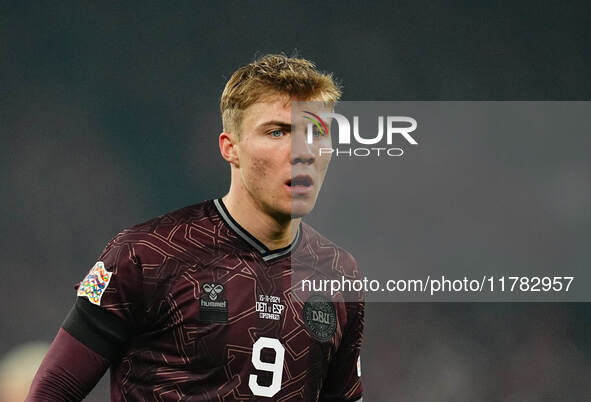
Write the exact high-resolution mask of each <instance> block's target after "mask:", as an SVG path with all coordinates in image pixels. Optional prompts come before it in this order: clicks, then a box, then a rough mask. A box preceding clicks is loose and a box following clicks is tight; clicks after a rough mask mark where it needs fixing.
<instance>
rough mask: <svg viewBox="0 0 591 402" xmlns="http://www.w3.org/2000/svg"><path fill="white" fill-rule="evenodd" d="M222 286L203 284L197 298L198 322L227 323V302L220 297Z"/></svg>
mask: <svg viewBox="0 0 591 402" xmlns="http://www.w3.org/2000/svg"><path fill="white" fill-rule="evenodd" d="M223 291H224V285H222V284H219V283H204V284H203V286H201V297H200V298H199V321H212V322H213V321H215V322H226V321H228V301H227V300H223V299H222V297H221V294H222V292H223Z"/></svg>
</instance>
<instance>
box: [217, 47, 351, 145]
mask: <svg viewBox="0 0 591 402" xmlns="http://www.w3.org/2000/svg"><path fill="white" fill-rule="evenodd" d="M274 94H284V95H288V96H289V97H290V98H293V99H297V100H303V101H307V100H314V101H321V102H325V103H327V104H328V105H330V106H334V104H335V103H336V102H337V101H338V100H339V98H340V97H341V88H340V85H339V84H337V83H336V82H335V81H334V80H333V78H332V74H325V73H321V72H319V71H318V70H317V69H316V65H315V64H314V63H313V62H311V61H309V60H306V59H299V58H295V57H287V56H286V55H284V54H267V55H265V56H262V57H260V58H258V59H257V60H255V61H254V62H252V63H250V64H248V65H246V66H244V67H241V68H239V69H238V70H237V71H236V72H235V73H234V74H232V76H231V77H230V79H229V80H228V82H227V83H226V87H225V88H224V92H222V98H221V101H220V109H221V114H222V124H223V128H224V131H225V132H228V133H236V134H237V135H239V131H240V124H241V123H242V114H243V113H242V112H243V111H244V110H245V109H246V108H247V107H249V106H250V105H252V104H253V103H255V102H257V101H259V100H261V99H263V98H264V97H266V96H269V95H274Z"/></svg>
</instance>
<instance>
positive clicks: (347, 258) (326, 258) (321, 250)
mask: <svg viewBox="0 0 591 402" xmlns="http://www.w3.org/2000/svg"><path fill="white" fill-rule="evenodd" d="M302 233H303V236H304V237H303V243H304V247H303V251H305V253H304V258H306V256H309V257H311V258H312V260H315V261H317V264H318V265H319V266H321V267H322V268H323V269H327V268H329V269H330V270H331V271H333V272H335V273H338V274H340V275H343V276H345V277H348V278H358V277H359V268H358V265H357V260H355V257H353V255H352V254H351V253H350V252H349V251H347V250H346V249H344V248H343V247H341V246H339V245H337V244H336V243H334V242H333V241H331V240H329V239H327V238H326V237H325V236H324V235H322V234H320V233H319V232H318V231H317V230H316V229H314V228H313V227H312V226H310V225H308V224H307V223H304V222H302Z"/></svg>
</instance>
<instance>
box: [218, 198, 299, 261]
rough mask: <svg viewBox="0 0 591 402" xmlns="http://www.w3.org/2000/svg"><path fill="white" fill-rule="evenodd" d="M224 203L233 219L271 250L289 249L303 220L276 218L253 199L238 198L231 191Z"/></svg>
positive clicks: (223, 199)
mask: <svg viewBox="0 0 591 402" xmlns="http://www.w3.org/2000/svg"><path fill="white" fill-rule="evenodd" d="M222 201H223V202H224V205H225V206H226V208H227V209H228V212H230V215H232V218H234V219H235V220H236V222H238V223H239V224H240V226H242V227H243V228H244V229H246V230H247V231H248V232H249V233H250V234H251V235H253V236H254V237H256V238H257V240H259V241H260V242H261V243H263V244H264V245H265V246H266V247H267V248H268V249H269V250H276V249H280V248H283V247H287V246H289V245H290V244H291V243H292V242H293V241H294V239H295V236H296V233H297V228H298V226H299V224H300V221H301V218H292V217H285V218H282V217H274V216H272V215H270V214H269V213H267V212H265V211H264V209H263V208H262V206H261V205H259V204H257V203H256V202H255V201H254V200H253V199H252V198H251V197H240V198H239V197H236V196H235V195H234V194H233V192H232V190H231V189H230V192H229V193H228V194H226V195H225V196H224V197H223V198H222Z"/></svg>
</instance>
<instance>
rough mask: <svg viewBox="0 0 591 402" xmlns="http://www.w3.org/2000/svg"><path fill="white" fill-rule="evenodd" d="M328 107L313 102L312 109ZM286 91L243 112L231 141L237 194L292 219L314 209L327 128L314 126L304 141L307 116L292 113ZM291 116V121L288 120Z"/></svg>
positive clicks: (325, 164) (327, 141)
mask: <svg viewBox="0 0 591 402" xmlns="http://www.w3.org/2000/svg"><path fill="white" fill-rule="evenodd" d="M320 111H328V109H325V110H322V109H319V108H318V107H316V110H315V112H320ZM293 113H294V115H293V116H292V104H291V102H290V99H289V98H288V97H287V96H282V95H277V96H273V97H269V98H265V99H264V100H262V101H259V102H256V103H254V104H253V105H251V106H250V107H248V108H247V109H246V110H245V111H244V112H243V119H242V125H241V130H240V138H239V140H238V142H237V144H236V146H235V150H236V154H237V162H238V167H239V173H240V185H241V188H242V191H243V194H242V196H245V197H250V198H251V199H252V200H253V201H254V202H255V203H256V204H257V205H258V206H259V207H260V208H262V210H264V211H265V212H267V213H268V214H269V215H272V216H275V217H283V218H286V217H288V218H292V217H295V218H297V217H301V216H304V215H306V214H308V213H309V212H310V211H312V209H313V208H314V204H315V203H316V198H317V196H318V192H319V191H320V188H321V186H322V182H323V181H324V176H325V175H326V170H327V169H328V164H329V162H330V153H324V154H323V155H320V152H319V149H320V148H321V147H330V146H331V140H330V134H329V133H326V134H325V133H321V132H318V131H315V134H314V136H313V140H312V143H308V141H307V137H306V128H307V123H308V120H306V118H305V117H304V114H303V113H298V112H295V111H294V112H293ZM292 118H293V121H292Z"/></svg>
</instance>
